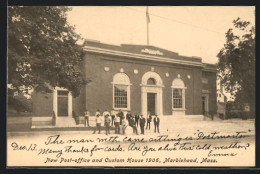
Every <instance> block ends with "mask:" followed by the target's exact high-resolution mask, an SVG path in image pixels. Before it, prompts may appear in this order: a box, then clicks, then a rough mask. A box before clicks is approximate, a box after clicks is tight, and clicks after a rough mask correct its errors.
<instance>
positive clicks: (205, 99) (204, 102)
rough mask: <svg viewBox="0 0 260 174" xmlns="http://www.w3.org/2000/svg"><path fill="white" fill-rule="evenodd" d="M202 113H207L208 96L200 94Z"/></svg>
mask: <svg viewBox="0 0 260 174" xmlns="http://www.w3.org/2000/svg"><path fill="white" fill-rule="evenodd" d="M202 114H203V115H208V97H207V96H206V95H205V96H202Z"/></svg>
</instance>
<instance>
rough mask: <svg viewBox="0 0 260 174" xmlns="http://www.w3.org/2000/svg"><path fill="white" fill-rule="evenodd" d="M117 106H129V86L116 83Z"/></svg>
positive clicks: (115, 97) (115, 99)
mask: <svg viewBox="0 0 260 174" xmlns="http://www.w3.org/2000/svg"><path fill="white" fill-rule="evenodd" d="M114 104H115V105H114V106H115V108H127V86H123V85H114Z"/></svg>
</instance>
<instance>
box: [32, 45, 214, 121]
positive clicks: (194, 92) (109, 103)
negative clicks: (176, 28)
mask: <svg viewBox="0 0 260 174" xmlns="http://www.w3.org/2000/svg"><path fill="white" fill-rule="evenodd" d="M83 47H84V51H85V56H84V62H83V67H82V68H83V72H84V77H85V78H86V79H87V80H90V81H91V82H90V83H88V84H87V85H86V86H84V87H82V89H81V94H80V96H79V97H77V98H73V97H72V96H71V94H70V92H69V91H67V90H66V89H62V88H59V87H55V88H53V93H52V94H42V93H34V95H33V109H34V110H33V111H34V115H36V116H47V115H51V114H52V112H53V111H54V112H55V114H56V115H57V116H58V117H59V116H71V115H72V112H73V111H75V112H76V113H78V114H79V115H83V112H84V110H85V109H88V110H89V112H90V115H94V114H95V112H96V110H97V109H99V110H100V111H101V112H103V111H104V110H109V111H118V110H119V109H121V110H122V111H124V112H126V111H131V112H132V114H143V115H147V113H148V112H150V113H151V114H152V115H154V114H157V115H172V116H174V115H202V114H205V113H209V112H211V113H216V110H217V106H216V101H217V99H216V72H217V71H216V66H215V65H211V64H204V63H202V60H201V58H198V57H186V56H181V55H179V54H178V53H175V52H172V51H168V50H165V49H161V48H157V47H154V46H144V45H127V44H122V45H120V46H115V45H109V44H104V43H100V42H98V41H86V42H85V43H84V45H83Z"/></svg>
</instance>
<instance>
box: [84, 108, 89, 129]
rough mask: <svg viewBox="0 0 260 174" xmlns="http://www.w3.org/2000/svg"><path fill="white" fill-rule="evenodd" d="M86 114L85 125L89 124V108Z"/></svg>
mask: <svg viewBox="0 0 260 174" xmlns="http://www.w3.org/2000/svg"><path fill="white" fill-rule="evenodd" d="M84 116H85V127H86V126H87V125H88V126H89V111H88V110H87V109H86V111H85V112H84Z"/></svg>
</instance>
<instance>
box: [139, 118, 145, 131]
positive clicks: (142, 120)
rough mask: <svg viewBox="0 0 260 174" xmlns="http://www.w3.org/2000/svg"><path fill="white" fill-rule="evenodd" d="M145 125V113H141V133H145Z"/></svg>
mask: <svg viewBox="0 0 260 174" xmlns="http://www.w3.org/2000/svg"><path fill="white" fill-rule="evenodd" d="M144 126H145V118H144V117H143V115H141V118H140V128H141V134H144Z"/></svg>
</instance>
